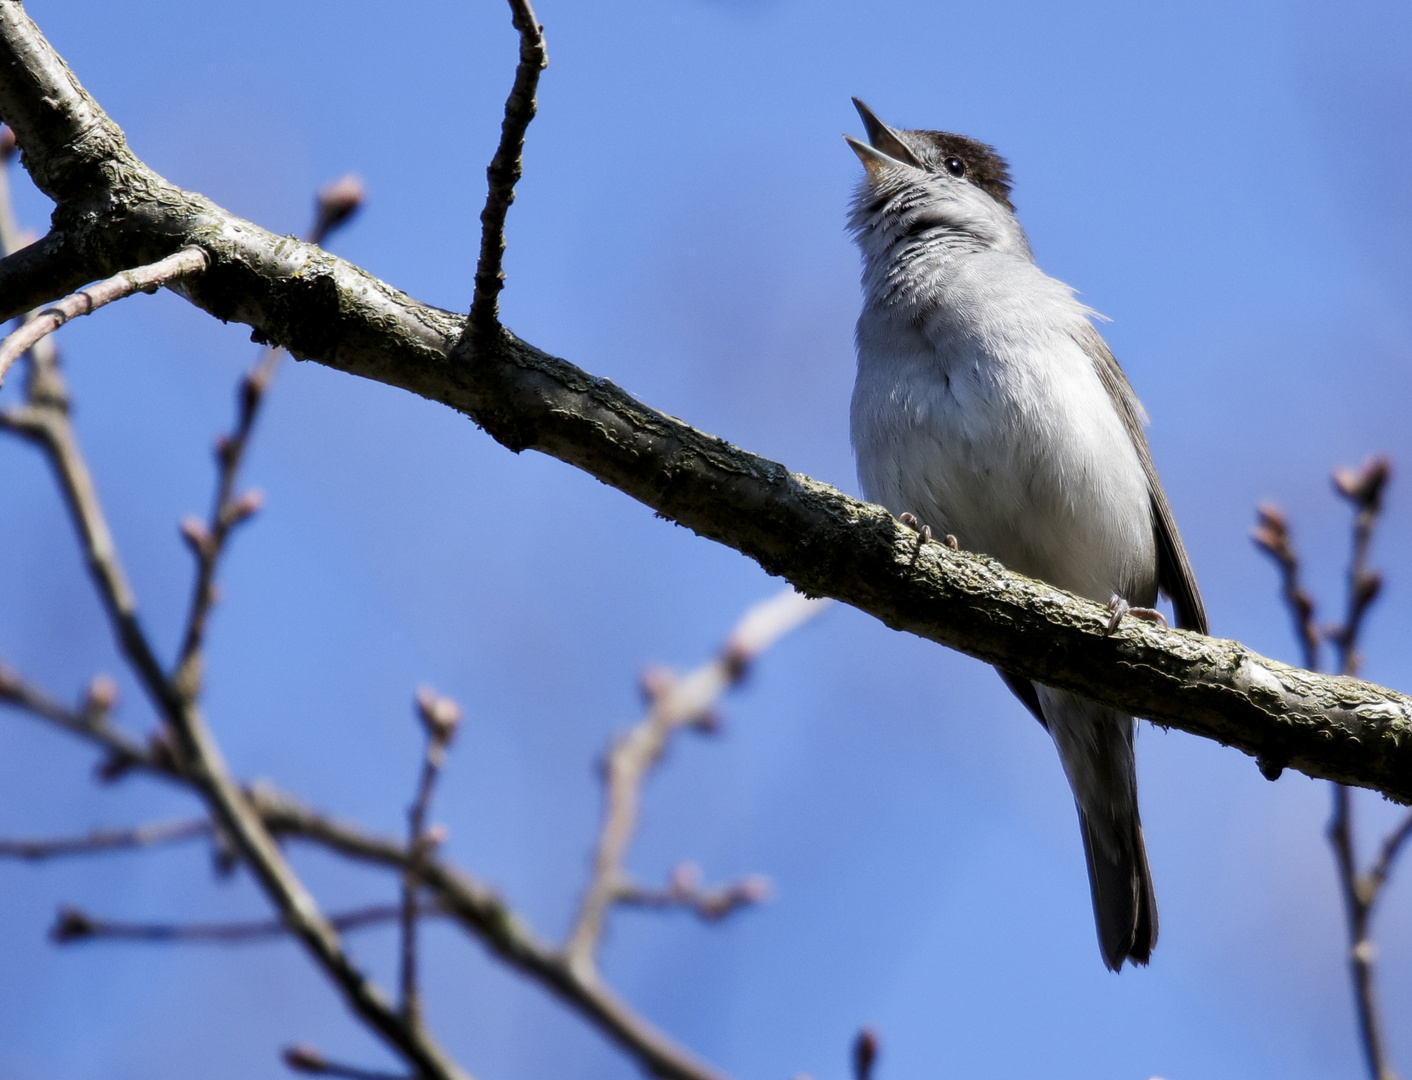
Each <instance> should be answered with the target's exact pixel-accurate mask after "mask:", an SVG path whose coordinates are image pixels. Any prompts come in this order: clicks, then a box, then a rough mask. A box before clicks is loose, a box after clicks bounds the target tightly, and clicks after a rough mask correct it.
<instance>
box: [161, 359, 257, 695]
mask: <svg viewBox="0 0 1412 1080" xmlns="http://www.w3.org/2000/svg"><path fill="white" fill-rule="evenodd" d="M278 358H279V353H278V352H277V351H274V350H269V351H267V353H266V354H265V356H264V357H263V358H262V359H261V361H260V362H259V363H258V364H256V365H255V367H254V368H252V369H251V370H250V372H249V373H248V374H246V376H245V378H244V379H242V380H241V383H240V392H239V395H238V401H239V406H238V410H237V414H236V422H235V427H234V428H233V429H232V430H231V432H230V434H229V435H223V436H221V437H220V438H219V439H217V440H216V464H217V479H216V495H215V499H214V500H213V501H212V505H211V515H210V517H209V519H208V520H207V521H206V522H202V521H201V520H199V519H198V518H195V517H188V518H186V519H184V520H183V521H182V523H181V532H182V537H183V538H184V539H185V540H186V544H187V547H189V548H190V549H191V553H192V555H194V556H195V557H196V581H195V584H194V585H193V587H192V591H191V601H190V604H189V606H188V609H187V616H186V628H185V630H183V632H182V636H181V647H180V648H179V649H178V651H177V661H176V665H175V667H174V668H173V670H172V676H171V683H172V685H173V686H174V687H175V688H176V690H177V692H178V693H179V694H181V695H182V697H183V698H185V699H187V700H189V701H195V700H196V699H197V698H198V697H199V696H200V694H201V674H202V672H201V667H202V646H203V644H204V643H205V640H206V624H207V621H208V619H209V617H210V614H211V608H212V607H213V606H214V605H215V602H216V567H217V565H218V564H219V562H220V558H221V555H222V554H223V553H224V552H225V547H226V542H227V541H228V540H229V539H230V536H231V533H232V532H233V531H234V530H235V528H236V527H237V526H239V525H240V524H242V523H243V522H245V521H248V520H249V519H250V517H251V516H252V515H254V514H255V513H256V511H258V510H259V509H260V506H261V505H262V503H263V501H264V500H263V496H262V495H261V494H260V493H259V492H258V491H247V492H246V493H245V494H244V495H240V496H238V497H237V496H236V494H235V482H236V477H237V475H238V474H239V472H240V463H241V459H242V458H243V457H244V455H245V448H246V446H247V445H248V444H249V441H250V432H251V430H252V428H253V427H254V425H255V414H256V413H257V411H258V410H259V408H260V402H261V400H262V399H263V398H264V395H265V390H266V388H267V387H268V386H269V381H270V377H271V376H272V375H273V374H274V365H275V363H276V362H277V360H278Z"/></svg>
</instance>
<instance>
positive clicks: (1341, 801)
mask: <svg viewBox="0 0 1412 1080" xmlns="http://www.w3.org/2000/svg"><path fill="white" fill-rule="evenodd" d="M1390 476H1391V466H1390V464H1389V462H1388V459H1387V458H1386V457H1382V456H1378V457H1373V458H1369V459H1368V460H1367V461H1366V462H1364V463H1363V465H1362V466H1361V467H1360V468H1358V469H1356V470H1355V469H1336V470H1335V471H1334V474H1333V482H1334V488H1335V489H1336V490H1337V491H1338V493H1339V494H1340V495H1341V496H1343V497H1344V498H1345V499H1347V500H1348V501H1349V502H1350V503H1352V504H1353V508H1354V518H1353V541H1352V552H1351V555H1350V558H1349V568H1348V588H1347V599H1346V606H1345V614H1344V620H1343V622H1342V623H1341V624H1338V625H1333V626H1328V627H1325V628H1324V629H1323V630H1322V632H1321V631H1320V629H1319V628H1318V626H1317V625H1316V624H1315V622H1314V603H1313V600H1312V599H1311V598H1310V596H1309V594H1308V593H1307V592H1305V591H1304V590H1303V589H1302V588H1301V587H1300V584H1299V560H1298V557H1297V556H1296V554H1295V552H1294V548H1293V546H1292V545H1291V544H1290V539H1289V526H1288V523H1287V522H1286V520H1285V518H1284V515H1282V514H1281V513H1280V512H1279V511H1278V510H1276V509H1274V508H1273V507H1270V506H1261V507H1260V508H1259V511H1258V514H1259V523H1258V525H1257V526H1256V529H1255V532H1254V534H1253V539H1254V540H1255V543H1256V545H1257V546H1258V547H1260V548H1261V549H1262V550H1264V551H1265V552H1266V553H1267V554H1269V555H1270V556H1271V558H1273V559H1274V560H1275V562H1276V563H1277V564H1278V566H1279V568H1280V576H1281V586H1282V589H1281V591H1282V595H1283V598H1284V601H1285V605H1286V607H1287V608H1288V609H1289V612H1290V615H1291V618H1292V620H1293V622H1294V629H1295V635H1296V637H1298V638H1299V641H1300V645H1301V647H1302V648H1303V652H1304V664H1305V666H1306V667H1307V668H1309V669H1310V670H1314V669H1315V668H1316V667H1317V664H1318V660H1319V644H1320V640H1321V637H1323V638H1327V639H1328V641H1329V642H1330V643H1331V644H1332V645H1333V647H1334V651H1335V654H1336V655H1337V657H1338V666H1339V673H1340V674H1342V675H1348V676H1352V675H1355V674H1357V671H1358V667H1359V663H1360V657H1359V653H1358V638H1359V634H1360V632H1361V630H1362V628H1363V624H1364V620H1365V618H1366V616H1367V614H1368V609H1369V608H1370V607H1371V606H1372V603H1373V601H1374V600H1376V599H1377V597H1378V593H1379V592H1380V591H1381V588H1382V576H1381V575H1380V574H1379V573H1378V572H1377V571H1375V570H1372V569H1370V568H1369V566H1368V554H1369V550H1370V548H1371V546H1372V539H1373V530H1374V527H1375V526H1376V525H1377V521H1378V515H1379V514H1380V513H1381V511H1382V499H1383V492H1384V491H1385V489H1386V487H1387V482H1388V479H1389V478H1390ZM1267 775H1269V774H1268V773H1267ZM1327 835H1328V839H1329V845H1330V846H1331V847H1332V848H1333V853H1334V865H1335V868H1336V870H1337V875H1338V881H1339V891H1340V893H1341V895H1342V896H1343V905H1344V914H1345V916H1346V918H1347V925H1348V941H1349V953H1348V955H1349V969H1350V974H1351V975H1352V980H1353V999H1354V1006H1355V1009H1356V1011H1357V1014H1358V1029H1359V1035H1360V1039H1361V1042H1362V1045H1363V1054H1364V1058H1365V1060H1366V1062H1367V1065H1368V1071H1369V1074H1370V1075H1371V1077H1372V1080H1396V1078H1397V1074H1396V1073H1395V1072H1394V1071H1393V1068H1392V1065H1391V1064H1390V1063H1389V1062H1388V1060H1387V1048H1386V1043H1385V1040H1384V1037H1383V1033H1382V1022H1381V1019H1380V1016H1379V1011H1378V1004H1377V984H1376V981H1375V979H1374V972H1373V960H1374V954H1375V949H1374V945H1373V941H1372V936H1371V921H1372V913H1373V908H1374V905H1375V904H1376V903H1377V900H1378V896H1379V893H1380V891H1381V889H1382V887H1383V884H1384V883H1385V882H1386V880H1387V877H1388V875H1389V873H1391V870H1392V866H1393V863H1394V862H1395V861H1396V859H1397V855H1398V852H1399V851H1400V849H1401V847H1402V845H1403V844H1404V843H1405V842H1406V840H1407V837H1408V836H1409V835H1412V815H1409V816H1408V817H1407V818H1406V819H1404V821H1403V822H1402V824H1401V825H1400V826H1399V827H1398V828H1397V829H1395V830H1394V831H1393V832H1392V833H1391V834H1390V835H1389V836H1388V837H1387V838H1386V839H1385V840H1384V842H1383V845H1382V849H1381V851H1380V853H1379V855H1378V858H1377V860H1376V861H1375V862H1374V863H1373V865H1372V867H1371V868H1370V869H1369V871H1368V872H1367V873H1366V874H1361V873H1359V870H1358V852H1357V842H1356V836H1355V831H1354V828H1353V792H1352V791H1351V790H1350V789H1349V788H1347V787H1345V786H1344V785H1342V784H1338V783H1335V784H1334V785H1333V813H1332V814H1331V815H1330V818H1329V824H1328V829H1327Z"/></svg>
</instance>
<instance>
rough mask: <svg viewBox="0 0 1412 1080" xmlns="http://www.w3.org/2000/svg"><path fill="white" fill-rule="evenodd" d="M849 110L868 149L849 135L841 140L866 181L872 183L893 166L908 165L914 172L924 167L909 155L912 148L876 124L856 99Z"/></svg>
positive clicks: (895, 134)
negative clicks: (864, 131)
mask: <svg viewBox="0 0 1412 1080" xmlns="http://www.w3.org/2000/svg"><path fill="white" fill-rule="evenodd" d="M853 107H854V108H855V109H857V110H858V115H859V116H861V117H862V118H863V126H864V127H865V128H866V129H867V130H868V142H869V143H871V144H872V145H871V146H868V145H865V144H863V143H861V142H859V141H858V140H857V139H855V138H853V137H851V136H849V135H845V136H844V139H846V140H847V142H848V145H849V146H851V147H852V148H853V152H854V153H855V154H857V155H858V160H859V161H861V162H862V163H863V168H865V169H867V170H868V176H869V177H870V178H872V179H874V180H876V179H877V178H878V177H879V176H881V175H882V172H883V170H885V169H887V168H890V167H892V166H895V165H910V166H912V167H913V168H914V169H922V168H925V167H926V166H924V165H923V164H922V163H921V161H919V160H918V159H917V155H916V154H914V153H912V148H911V147H910V146H908V145H907V144H906V143H905V142H903V141H902V140H901V139H900V138H899V137H898V135H897V132H895V131H893V130H892V128H890V127H888V126H887V125H886V124H884V123H883V122H882V121H881V120H879V119H878V118H877V116H876V115H875V114H874V113H873V110H872V109H870V108H868V106H866V105H864V104H863V103H862V102H861V101H859V100H858V99H857V98H854V99H853Z"/></svg>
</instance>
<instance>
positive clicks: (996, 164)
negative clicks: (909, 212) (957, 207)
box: [844, 98, 1015, 212]
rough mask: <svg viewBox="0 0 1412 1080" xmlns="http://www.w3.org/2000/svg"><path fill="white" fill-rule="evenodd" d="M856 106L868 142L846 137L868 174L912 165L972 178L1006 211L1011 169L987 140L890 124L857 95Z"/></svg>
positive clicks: (1010, 205)
mask: <svg viewBox="0 0 1412 1080" xmlns="http://www.w3.org/2000/svg"><path fill="white" fill-rule="evenodd" d="M853 105H854V107H855V108H857V110H858V115H859V116H861V117H862V118H863V126H864V127H865V128H866V129H867V131H868V142H867V143H862V142H859V141H858V140H857V139H855V138H853V137H852V136H850V135H845V136H844V138H845V139H846V140H847V141H848V145H849V146H851V147H852V148H853V152H854V153H855V154H857V155H858V159H859V160H860V161H862V163H863V167H864V168H865V169H867V170H868V175H869V176H870V177H872V178H874V179H877V178H878V177H879V176H881V175H882V173H883V171H885V170H886V169H887V168H889V167H890V166H894V165H910V166H911V167H912V168H914V169H923V170H925V171H927V172H933V173H942V172H944V173H947V174H949V175H951V176H954V177H956V178H957V179H964V180H969V181H970V182H971V183H973V184H975V185H976V186H977V187H978V188H980V189H981V190H982V191H984V192H985V193H986V194H988V195H989V196H990V197H991V198H992V199H994V200H995V201H996V202H998V203H1000V204H1001V205H1002V206H1004V207H1005V208H1006V209H1007V210H1010V211H1012V212H1013V211H1014V209H1015V207H1014V205H1013V204H1012V203H1011V202H1010V169H1009V167H1008V166H1007V165H1006V164H1005V159H1004V158H1002V157H1001V156H1000V155H999V154H997V153H996V152H995V150H994V149H992V148H991V147H989V146H987V145H986V144H985V143H982V142H977V141H976V140H975V139H968V138H966V136H964V135H954V134H952V133H951V132H949V131H906V130H898V129H896V128H891V127H888V126H887V125H886V124H884V123H883V122H882V121H881V120H879V119H878V118H877V116H876V114H874V112H873V110H872V109H870V108H868V106H866V105H864V104H863V103H862V102H861V101H859V100H858V99H857V98H854V99H853Z"/></svg>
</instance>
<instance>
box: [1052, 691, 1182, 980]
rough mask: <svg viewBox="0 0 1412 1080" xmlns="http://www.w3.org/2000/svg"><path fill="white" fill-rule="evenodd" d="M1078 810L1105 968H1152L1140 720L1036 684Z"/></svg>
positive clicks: (1152, 911) (1153, 924) (1153, 909)
mask: <svg viewBox="0 0 1412 1080" xmlns="http://www.w3.org/2000/svg"><path fill="white" fill-rule="evenodd" d="M1035 690H1036V692H1037V695H1038V699H1039V704H1040V708H1041V709H1042V711H1043V713H1044V720H1045V726H1046V727H1048V728H1049V733H1050V735H1052V736H1053V738H1054V744H1055V746H1056V747H1057V748H1058V750H1059V756H1060V758H1061V759H1062V760H1063V762H1064V772H1065V773H1066V774H1067V775H1068V777H1069V786H1070V787H1071V788H1072V789H1073V792H1074V801H1075V802H1076V803H1077V804H1078V810H1079V825H1080V827H1081V829H1082V831H1083V841H1084V854H1085V856H1087V858H1088V880H1089V887H1090V889H1091V891H1092V893H1093V917H1094V921H1095V922H1096V923H1097V925H1098V945H1099V949H1100V950H1101V952H1102V953H1103V962H1104V963H1105V964H1106V965H1107V966H1108V967H1109V969H1110V970H1112V971H1117V970H1118V969H1119V968H1121V967H1122V966H1123V962H1124V961H1125V960H1127V961H1131V962H1132V963H1134V964H1146V963H1147V961H1148V958H1149V957H1150V956H1151V955H1152V949H1153V947H1154V946H1155V945H1156V944H1157V901H1156V898H1155V897H1154V895H1153V892H1152V873H1151V871H1150V870H1149V869H1148V866H1147V848H1146V845H1145V844H1144V843H1143V837H1142V822H1141V820H1140V819H1139V817H1138V809H1137V769H1136V763H1135V761H1134V757H1133V720H1132V717H1130V716H1124V715H1123V714H1122V713H1119V712H1115V711H1114V710H1112V709H1109V708H1107V707H1105V706H1103V705H1097V704H1095V703H1094V702H1092V701H1089V700H1087V699H1086V698H1081V697H1078V696H1076V695H1074V694H1069V693H1066V692H1064V691H1060V690H1051V689H1049V688H1048V687H1044V686H1036V687H1035Z"/></svg>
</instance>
